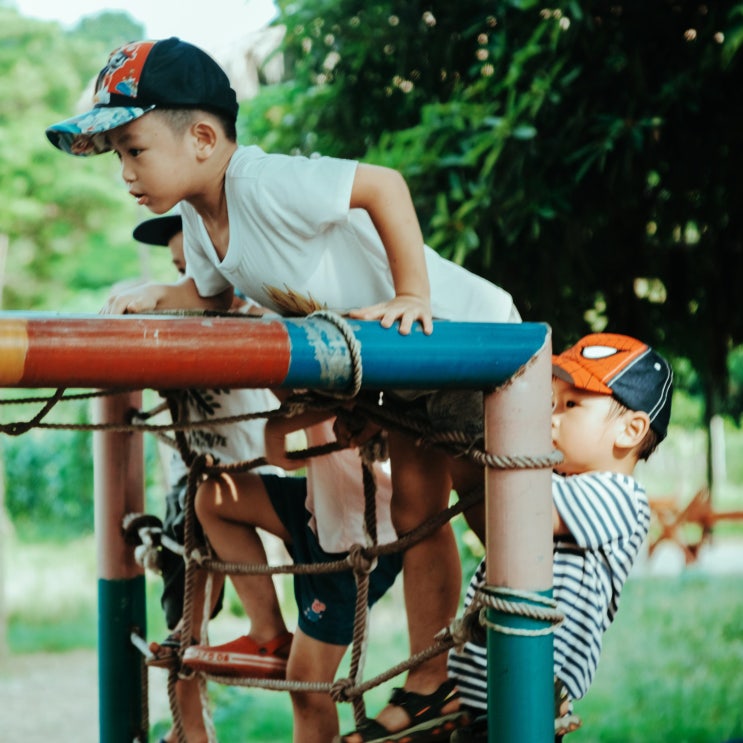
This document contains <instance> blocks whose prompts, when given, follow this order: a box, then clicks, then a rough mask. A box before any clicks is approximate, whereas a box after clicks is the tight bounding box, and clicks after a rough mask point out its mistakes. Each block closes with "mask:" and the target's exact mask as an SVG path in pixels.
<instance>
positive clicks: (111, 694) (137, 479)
mask: <svg viewBox="0 0 743 743" xmlns="http://www.w3.org/2000/svg"><path fill="white" fill-rule="evenodd" d="M141 403H142V394H141V393H140V392H136V393H126V394H120V395H115V396H105V397H102V398H98V399H97V400H96V408H95V419H96V423H117V424H120V423H126V422H127V420H128V414H129V412H130V411H131V410H138V409H139V408H140V407H141ZM93 451H94V458H95V474H94V477H95V534H96V544H97V552H98V676H99V679H98V695H99V725H100V739H101V740H102V741H107V743H130V742H131V741H132V740H142V741H144V740H145V737H144V731H143V730H142V719H143V714H142V709H143V706H142V695H143V688H142V674H141V671H140V669H141V656H140V654H139V651H138V650H137V649H136V648H135V647H134V646H133V645H132V643H131V639H130V636H131V633H132V632H133V631H138V632H139V633H141V634H142V635H145V630H146V627H145V623H146V619H145V617H146V613H145V585H144V574H143V571H142V569H141V567H140V566H139V565H138V564H137V563H136V561H135V560H134V551H133V550H132V548H131V545H127V544H126V543H125V542H124V536H123V530H122V520H123V518H124V516H125V515H126V514H128V513H141V512H142V511H143V510H144V456H143V441H142V434H141V433H134V432H131V431H124V432H110V431H97V432H95V433H94V435H93Z"/></svg>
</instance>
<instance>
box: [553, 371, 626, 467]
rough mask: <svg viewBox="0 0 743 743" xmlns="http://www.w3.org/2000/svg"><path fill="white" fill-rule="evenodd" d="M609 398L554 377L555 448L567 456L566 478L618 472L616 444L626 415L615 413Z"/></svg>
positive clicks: (564, 464)
mask: <svg viewBox="0 0 743 743" xmlns="http://www.w3.org/2000/svg"><path fill="white" fill-rule="evenodd" d="M612 406H613V400H612V398H611V397H610V396H609V395H602V394H599V393H596V392H586V391H584V390H579V389H577V388H576V387H574V386H573V385H571V384H569V383H568V382H565V381H564V380H562V379H558V378H556V377H553V378H552V445H553V446H554V447H555V449H558V450H559V451H561V452H562V454H563V461H562V462H561V463H560V464H559V465H557V467H555V471H557V472H559V473H560V474H562V475H578V474H581V473H584V472H592V471H603V470H612V471H613V470H614V468H615V460H614V445H615V442H616V440H617V435H618V433H619V431H621V428H622V426H623V425H624V421H623V420H622V418H623V416H621V415H616V414H613V413H612Z"/></svg>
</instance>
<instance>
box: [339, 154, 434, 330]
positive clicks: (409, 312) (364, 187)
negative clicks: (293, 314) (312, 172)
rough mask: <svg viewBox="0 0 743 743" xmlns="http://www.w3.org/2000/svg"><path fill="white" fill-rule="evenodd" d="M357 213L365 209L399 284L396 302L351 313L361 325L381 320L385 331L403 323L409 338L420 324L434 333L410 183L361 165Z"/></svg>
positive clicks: (355, 200) (356, 191)
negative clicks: (365, 321) (416, 325)
mask: <svg viewBox="0 0 743 743" xmlns="http://www.w3.org/2000/svg"><path fill="white" fill-rule="evenodd" d="M350 206H351V208H352V209H357V208H358V209H365V210H366V211H367V213H368V214H369V216H370V218H371V220H372V222H373V223H374V226H375V227H376V229H377V232H378V233H379V236H380V237H381V239H382V243H383V244H384V248H385V250H386V252H387V259H388V261H389V264H390V269H391V271H392V280H393V282H394V284H395V297H394V299H391V300H389V301H388V302H380V303H379V304H375V305H373V306H372V307H364V308H361V309H358V310H354V311H353V312H351V313H349V314H350V315H351V317H355V318H357V319H359V320H377V319H378V320H381V323H382V325H383V326H384V327H385V328H389V327H392V325H393V324H394V323H395V322H396V321H397V320H399V321H400V333H402V334H403V335H407V334H408V333H409V332H410V329H411V328H412V326H413V324H414V323H416V322H419V323H420V324H421V326H422V328H423V332H424V333H426V334H430V333H431V332H432V331H433V318H432V313H431V288H430V285H429V282H428V270H427V268H426V258H425V254H424V251H423V234H422V233H421V228H420V224H419V223H418V217H417V215H416V213H415V207H414V206H413V200H412V198H411V196H410V191H409V189H408V186H407V183H406V182H405V179H404V178H403V177H402V175H401V174H400V173H398V172H397V171H396V170H392V169H391V168H383V167H379V166H376V165H365V164H363V163H360V164H359V165H358V167H357V169H356V176H355V178H354V182H353V188H352V190H351V204H350Z"/></svg>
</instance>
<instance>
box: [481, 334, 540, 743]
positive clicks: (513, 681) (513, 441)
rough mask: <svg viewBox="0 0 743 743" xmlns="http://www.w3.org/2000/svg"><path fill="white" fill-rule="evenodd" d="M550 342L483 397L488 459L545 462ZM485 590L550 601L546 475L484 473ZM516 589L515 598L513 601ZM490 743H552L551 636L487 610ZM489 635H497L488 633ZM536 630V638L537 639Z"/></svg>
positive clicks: (537, 625) (525, 622)
mask: <svg viewBox="0 0 743 743" xmlns="http://www.w3.org/2000/svg"><path fill="white" fill-rule="evenodd" d="M551 380H552V364H551V338H550V336H549V335H548V336H547V338H546V342H545V344H544V346H543V347H542V349H541V350H540V351H539V352H538V353H537V355H536V356H535V357H533V358H532V360H530V361H529V362H527V364H526V365H525V367H524V368H523V370H522V371H521V372H518V373H517V374H516V375H515V376H514V377H513V378H512V379H510V380H509V381H508V382H506V383H505V384H504V385H503V386H502V387H501V388H500V389H499V390H497V391H496V392H495V393H492V394H490V395H488V396H487V397H486V401H485V432H486V433H485V439H486V448H487V451H488V452H489V453H490V454H493V455H501V456H514V457H515V456H529V457H545V456H546V455H548V454H549V453H550V452H551V450H552V440H551V438H552V437H551V433H550V429H551V403H550V400H551ZM485 492H486V520H487V583H488V587H489V589H495V590H494V592H495V593H496V594H497V593H498V589H499V588H505V589H507V590H506V591H504V592H503V594H504V596H505V597H506V598H507V600H513V601H517V602H519V601H521V602H525V603H529V602H530V599H529V598H523V597H521V598H519V597H518V596H520V595H521V594H522V593H523V592H530V593H532V594H538V595H539V596H538V597H537V598H540V597H546V598H547V599H548V600H549V599H550V598H551V594H552V498H551V472H550V470H549V469H544V468H536V469H496V468H490V469H488V472H487V475H486V484H485ZM508 589H514V590H515V591H517V592H518V595H517V597H513V596H511V591H509V590H508ZM488 618H489V620H490V623H491V624H490V627H491V628H490V629H489V631H488V633H487V634H488V690H489V696H488V702H489V703H488V740H489V741H490V743H495V742H496V741H500V742H501V743H504V742H505V743H548V742H551V741H552V740H553V738H554V714H553V712H554V704H553V671H552V667H553V664H552V654H553V642H552V635H551V634H550V633H549V629H548V630H547V632H540V631H541V630H544V625H542V624H540V622H538V621H535V620H532V619H524V618H523V617H520V616H515V615H513V614H510V613H503V612H500V611H494V610H493V609H489V610H488ZM492 627H496V628H495V629H493V628H492ZM535 630H536V632H535Z"/></svg>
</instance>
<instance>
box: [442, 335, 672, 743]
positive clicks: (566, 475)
mask: <svg viewBox="0 0 743 743" xmlns="http://www.w3.org/2000/svg"><path fill="white" fill-rule="evenodd" d="M552 374H553V378H552V395H553V397H552V404H553V412H552V442H553V445H554V447H555V448H556V449H557V450H558V451H560V452H562V455H563V461H562V462H561V463H560V465H559V466H557V467H556V468H555V471H554V473H553V475H552V504H553V508H552V511H553V518H552V521H553V533H554V554H553V560H554V567H553V575H554V578H553V584H554V585H553V591H554V593H553V595H554V599H555V600H556V602H557V607H558V609H559V610H560V611H561V613H562V614H563V615H564V617H565V619H564V621H563V622H562V624H560V625H559V626H558V627H557V628H556V629H555V634H554V646H555V651H554V666H553V667H554V674H555V686H556V695H555V699H556V711H555V714H556V731H557V732H563V733H564V732H568V731H570V730H573V729H575V728H576V727H577V726H578V725H579V724H580V722H579V720H577V718H575V717H574V716H573V715H571V714H570V710H571V707H570V704H571V702H572V700H575V699H580V698H581V697H583V696H584V695H585V694H586V692H587V691H588V688H589V686H590V685H591V682H592V681H593V676H594V673H595V672H596V667H597V665H598V662H599V657H600V655H601V646H602V640H603V635H604V632H605V631H606V630H607V629H608V628H609V625H610V624H611V623H612V621H613V620H614V617H615V616H616V613H617V610H618V608H619V598H620V594H621V591H622V587H623V585H624V582H625V580H626V579H627V576H628V575H629V572H630V569H631V568H632V565H633V563H634V561H635V558H636V557H637V554H638V552H639V550H640V547H641V545H642V543H643V541H644V539H645V537H646V536H647V532H648V524H649V521H650V508H649V506H648V501H647V497H646V495H645V490H644V489H643V488H642V486H641V485H640V484H639V483H638V482H637V480H635V479H634V477H633V473H634V470H635V466H636V465H637V463H638V462H639V461H640V460H645V459H647V458H648V457H649V456H650V455H651V454H652V453H653V451H655V448H656V447H657V446H658V444H659V443H660V442H661V441H662V440H663V439H664V438H665V437H666V433H667V432H668V422H669V419H670V416H671V394H672V388H673V374H672V372H671V368H670V367H669V365H668V363H667V362H666V361H665V359H663V358H662V357H661V356H660V355H659V354H658V353H657V352H655V351H654V350H653V349H652V348H650V347H649V346H647V345H646V344H645V343H642V342H641V341H638V340H636V339H634V338H630V337H629V336H625V335H616V334H612V333H599V334H592V335H587V336H585V337H584V338H582V339H581V340H580V341H579V342H578V343H576V344H575V345H574V346H572V347H571V348H569V349H568V350H567V351H564V352H563V353H561V354H559V355H558V356H553V358H552ZM484 585H485V562H484V561H483V562H482V563H481V564H480V566H479V567H478V568H477V571H476V573H475V575H474V576H473V578H472V581H471V582H470V585H469V588H468V591H467V598H466V604H467V605H469V604H471V603H472V601H473V599H475V595H476V593H477V592H478V591H479V590H480V589H481V588H482V587H483V586H484ZM449 675H450V676H451V678H453V679H454V680H455V681H456V682H457V684H458V686H459V690H460V697H461V703H462V707H463V708H465V709H467V710H469V711H471V712H472V713H474V714H475V715H478V714H479V715H484V713H486V712H487V652H486V648H485V642H484V638H479V639H478V640H474V639H472V640H470V641H468V642H467V643H466V644H465V645H464V647H463V649H462V651H461V652H456V651H451V653H450V654H449ZM558 725H559V727H558ZM483 740H484V738H483Z"/></svg>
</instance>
